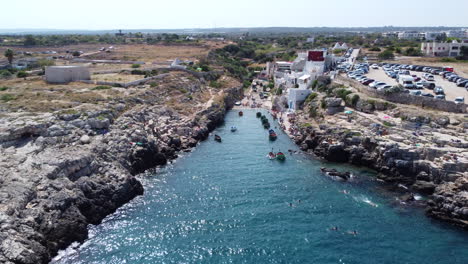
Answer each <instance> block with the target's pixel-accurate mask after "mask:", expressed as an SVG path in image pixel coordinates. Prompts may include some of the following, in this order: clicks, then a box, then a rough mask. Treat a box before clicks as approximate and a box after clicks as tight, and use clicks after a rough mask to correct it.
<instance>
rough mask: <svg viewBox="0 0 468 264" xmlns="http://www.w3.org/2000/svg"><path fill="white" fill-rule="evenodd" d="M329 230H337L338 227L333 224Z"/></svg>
mask: <svg viewBox="0 0 468 264" xmlns="http://www.w3.org/2000/svg"><path fill="white" fill-rule="evenodd" d="M330 230H332V231H338V227H337V226H334V227H332V228H330Z"/></svg>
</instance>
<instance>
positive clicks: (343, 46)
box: [332, 42, 349, 50]
mask: <svg viewBox="0 0 468 264" xmlns="http://www.w3.org/2000/svg"><path fill="white" fill-rule="evenodd" d="M348 48H349V47H348V45H346V43H341V42H337V43H335V46H333V48H332V50H347V49H348Z"/></svg>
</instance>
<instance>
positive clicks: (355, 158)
mask: <svg viewBox="0 0 468 264" xmlns="http://www.w3.org/2000/svg"><path fill="white" fill-rule="evenodd" d="M295 142H296V144H298V145H300V147H301V149H302V150H304V151H307V152H311V153H313V154H314V155H316V156H318V157H321V158H324V159H326V160H328V161H333V162H347V163H351V164H354V165H358V166H366V167H369V168H371V169H374V170H376V171H377V172H379V175H378V177H379V178H380V179H382V180H385V181H386V182H389V183H395V184H404V185H406V186H408V187H409V188H410V189H411V190H412V191H415V192H418V193H421V194H425V195H431V194H433V193H434V195H433V199H432V201H430V202H429V203H428V215H430V216H433V217H437V218H440V219H443V220H447V221H450V222H452V223H456V224H457V225H460V226H462V227H464V228H467V229H468V214H467V213H468V175H467V172H468V164H466V163H463V162H461V161H458V162H450V161H447V162H444V163H443V165H442V166H436V165H435V164H434V163H433V162H432V161H434V160H435V159H436V158H437V157H440V156H442V154H443V153H440V151H436V150H433V149H432V150H431V149H426V148H410V147H402V146H401V145H399V144H396V143H390V142H388V141H385V140H376V139H375V138H373V137H371V136H361V135H356V134H355V133H353V132H351V131H349V130H347V129H340V128H335V127H334V128H327V127H325V126H321V129H312V128H311V127H307V128H302V129H301V130H300V133H299V135H298V136H296V137H295Z"/></svg>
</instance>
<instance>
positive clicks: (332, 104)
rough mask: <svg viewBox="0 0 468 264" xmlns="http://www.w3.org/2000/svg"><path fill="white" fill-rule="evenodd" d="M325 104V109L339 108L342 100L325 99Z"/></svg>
mask: <svg viewBox="0 0 468 264" xmlns="http://www.w3.org/2000/svg"><path fill="white" fill-rule="evenodd" d="M325 103H326V104H327V107H339V106H341V104H342V103H343V99H341V98H326V99H325Z"/></svg>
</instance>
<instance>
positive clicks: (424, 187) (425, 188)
mask: <svg viewBox="0 0 468 264" xmlns="http://www.w3.org/2000/svg"><path fill="white" fill-rule="evenodd" d="M435 187H436V185H435V184H434V183H432V182H428V181H416V182H415V183H414V184H413V185H412V186H411V188H412V189H413V190H414V191H416V192H419V193H423V194H427V195H431V194H433V193H434V190H435Z"/></svg>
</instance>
